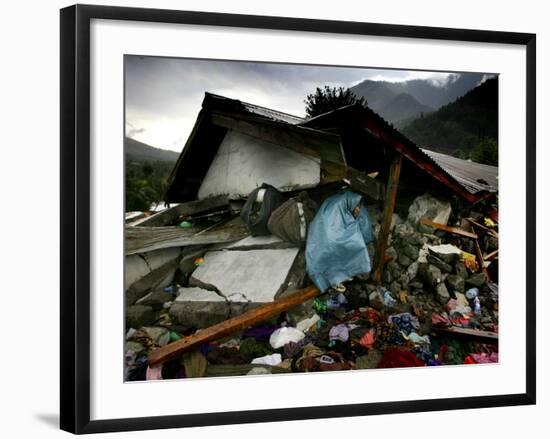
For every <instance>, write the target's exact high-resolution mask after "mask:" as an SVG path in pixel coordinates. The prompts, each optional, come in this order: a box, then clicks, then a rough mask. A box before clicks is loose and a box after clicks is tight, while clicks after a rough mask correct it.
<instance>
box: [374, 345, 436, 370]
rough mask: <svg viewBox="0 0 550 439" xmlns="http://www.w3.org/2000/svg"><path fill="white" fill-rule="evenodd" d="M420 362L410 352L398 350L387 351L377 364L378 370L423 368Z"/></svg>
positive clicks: (422, 363) (423, 364)
mask: <svg viewBox="0 0 550 439" xmlns="http://www.w3.org/2000/svg"><path fill="white" fill-rule="evenodd" d="M425 365H426V363H424V362H423V361H422V360H420V359H419V358H418V357H417V356H416V355H414V354H413V353H412V352H410V351H406V350H403V349H399V348H392V349H388V350H387V351H386V352H385V353H384V356H383V357H382V360H381V361H380V363H379V364H378V367H379V368H388V367H418V366H425Z"/></svg>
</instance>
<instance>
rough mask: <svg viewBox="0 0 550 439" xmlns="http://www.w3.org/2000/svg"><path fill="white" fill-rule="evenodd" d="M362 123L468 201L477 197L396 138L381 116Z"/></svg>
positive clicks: (425, 157) (427, 158) (423, 155)
mask: <svg viewBox="0 0 550 439" xmlns="http://www.w3.org/2000/svg"><path fill="white" fill-rule="evenodd" d="M362 125H363V128H365V129H366V130H367V131H369V132H370V133H371V134H372V135H374V136H376V137H378V138H379V139H380V140H382V142H384V143H386V144H388V145H390V146H391V147H392V148H393V149H394V150H395V151H396V152H398V153H401V154H403V156H405V157H406V158H407V159H409V160H410V161H411V162H413V163H414V164H415V165H416V166H418V167H419V168H420V169H423V170H424V171H426V172H427V173H428V174H430V175H431V176H432V177H433V178H435V179H437V180H439V181H440V182H441V183H443V184H444V185H445V186H447V187H448V188H450V189H451V190H453V191H454V192H456V193H457V194H459V195H460V196H461V197H462V198H464V199H465V200H467V201H468V202H470V203H474V202H475V201H476V200H478V198H479V197H478V196H477V195H475V194H471V193H470V192H468V191H467V190H466V188H465V187H464V186H462V185H461V184H460V183H459V182H458V181H456V179H454V178H453V177H451V175H450V174H448V173H447V172H445V171H443V170H442V169H441V168H440V167H439V166H436V165H435V164H434V162H433V161H432V160H431V159H430V158H429V157H428V156H427V155H426V154H419V153H418V152H416V150H415V148H413V147H411V145H405V143H404V142H406V140H400V139H398V138H397V136H396V135H395V133H393V132H392V129H391V127H388V125H387V123H386V122H385V121H383V120H382V119H381V118H375V117H370V118H368V119H365V120H363V122H362ZM388 128H390V129H388ZM413 146H414V144H413Z"/></svg>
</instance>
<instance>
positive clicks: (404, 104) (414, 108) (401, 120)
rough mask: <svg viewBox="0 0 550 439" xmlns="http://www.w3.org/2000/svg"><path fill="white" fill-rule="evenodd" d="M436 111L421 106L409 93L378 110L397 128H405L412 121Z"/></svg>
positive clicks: (400, 95)
mask: <svg viewBox="0 0 550 439" xmlns="http://www.w3.org/2000/svg"><path fill="white" fill-rule="evenodd" d="M432 111H434V109H433V108H432V107H428V106H427V105H424V104H421V103H420V102H418V101H417V100H416V99H415V98H414V97H412V96H411V95H410V94H407V93H400V94H398V95H397V96H396V97H395V98H393V99H392V100H391V101H390V102H389V103H388V104H386V105H384V106H383V107H381V108H380V109H379V110H378V113H379V114H380V115H381V116H382V117H383V118H384V119H386V120H389V121H392V123H394V124H395V125H396V126H397V128H401V127H402V126H405V125H406V124H408V123H409V122H411V120H413V119H416V118H418V117H421V116H423V115H424V114H428V113H431V112H432Z"/></svg>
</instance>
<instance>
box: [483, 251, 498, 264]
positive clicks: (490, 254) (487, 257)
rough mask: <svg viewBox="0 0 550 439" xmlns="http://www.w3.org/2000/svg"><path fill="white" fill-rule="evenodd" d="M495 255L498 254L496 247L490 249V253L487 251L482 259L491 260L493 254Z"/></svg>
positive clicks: (493, 256)
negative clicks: (492, 249)
mask: <svg viewBox="0 0 550 439" xmlns="http://www.w3.org/2000/svg"><path fill="white" fill-rule="evenodd" d="M497 255H498V248H497V249H496V250H494V251H492V252H491V253H489V254H487V255H484V256H483V259H484V260H485V261H492V260H493V259H494V258H495V256H497Z"/></svg>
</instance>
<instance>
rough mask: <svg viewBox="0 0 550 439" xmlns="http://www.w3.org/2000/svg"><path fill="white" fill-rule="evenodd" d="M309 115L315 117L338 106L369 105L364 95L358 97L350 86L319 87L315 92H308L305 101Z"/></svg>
mask: <svg viewBox="0 0 550 439" xmlns="http://www.w3.org/2000/svg"><path fill="white" fill-rule="evenodd" d="M304 103H305V104H306V115H307V117H315V116H318V115H320V114H323V113H327V112H329V111H333V110H336V109H337V108H340V107H344V106H346V105H351V104H360V105H363V106H366V105H367V100H366V99H365V98H364V97H361V98H358V97H357V96H356V95H355V94H354V93H353V92H352V91H351V90H350V89H349V88H344V87H329V86H328V85H325V86H324V88H322V89H321V88H319V87H317V88H316V89H315V92H314V93H311V94H308V95H307V96H306V99H305V101H304Z"/></svg>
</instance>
